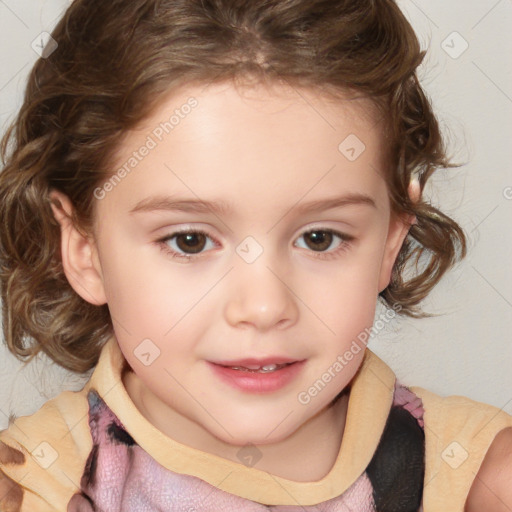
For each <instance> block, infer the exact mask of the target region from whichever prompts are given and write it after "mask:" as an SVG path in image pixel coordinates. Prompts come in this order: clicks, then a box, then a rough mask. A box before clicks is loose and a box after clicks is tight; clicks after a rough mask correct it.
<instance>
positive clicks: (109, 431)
mask: <svg viewBox="0 0 512 512" xmlns="http://www.w3.org/2000/svg"><path fill="white" fill-rule="evenodd" d="M88 400H89V425H90V428H91V436H92V440H93V449H92V451H91V453H90V455H89V457H88V459H87V462H86V466H85V470H84V473H83V475H82V479H81V492H80V493H78V494H75V495H74V496H73V497H72V499H71V500H70V502H69V504H68V509H67V510H68V512H92V511H95V512H178V511H179V512H199V511H201V512H232V511H238V512H263V511H266V510H270V511H272V512H376V510H377V509H376V503H375V499H374V498H375V497H376V495H375V489H374V485H372V482H371V480H370V477H369V474H370V473H367V472H366V471H365V472H364V473H363V474H362V475H361V476H360V477H359V478H358V479H357V480H356V481H355V482H354V484H353V485H352V486H351V487H350V488H349V489H347V491H346V492H344V493H343V494H342V495H341V496H338V497H336V498H333V499H331V500H328V501H325V502H323V503H319V504H317V505H310V506H301V505H300V504H297V505H264V504H261V503H256V502H253V501H250V500H248V499H245V498H241V497H240V496H236V495H233V494H230V493H227V492H225V491H222V490H220V489H218V488H216V487H215V486H213V485H210V484H209V483H207V482H205V481H203V480H201V479H199V478H197V477H194V476H190V475H183V474H180V473H174V472H173V471H170V470H168V469H166V468H164V467H163V466H161V465H160V464H159V463H158V462H156V461H155V460H154V459H153V458H152V457H151V456H150V455H149V454H148V453H147V452H145V451H144V450H143V449H142V448H141V447H140V446H139V445H138V444H137V443H136V442H135V441H134V440H133V438H132V437H131V436H130V434H129V433H128V432H127V431H126V430H125V428H124V426H123V425H122V423H121V422H120V421H119V419H118V418H117V417H116V416H115V415H114V414H113V412H112V411H111V410H110V409H109V408H108V406H107V405H106V404H105V402H104V401H103V400H102V399H101V398H100V397H99V395H98V394H97V393H96V391H94V390H93V391H91V392H89V395H88ZM394 406H395V407H399V408H401V409H403V410H406V411H407V412H408V414H410V415H412V416H413V417H414V418H415V419H416V421H417V422H418V425H419V426H420V427H423V419H422V416H423V408H422V405H421V400H420V399H418V398H417V397H416V395H414V394H413V393H412V392H411V391H409V390H408V389H407V388H404V387H402V386H400V385H399V384H397V385H396V387H395V397H394ZM375 471H377V470H374V471H373V473H375ZM374 478H375V477H374ZM420 499H421V497H420ZM403 510H404V511H405V510H411V512H415V511H417V510H419V508H418V507H417V506H415V507H414V509H403ZM394 512H401V511H399V510H397V509H395V510H394Z"/></svg>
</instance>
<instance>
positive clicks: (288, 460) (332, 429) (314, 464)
mask: <svg viewBox="0 0 512 512" xmlns="http://www.w3.org/2000/svg"><path fill="white" fill-rule="evenodd" d="M123 383H124V385H125V387H126V391H127V393H128V395H129V396H130V398H131V399H132V401H133V403H134V404H135V406H136V407H137V409H138V410H139V412H140V413H141V414H142V415H143V416H144V417H145V418H146V419H147V420H148V421H149V422H150V423H151V424H153V425H154V426H155V427H156V428H158V429H159V430H160V431H161V432H163V433H164V434H165V435H167V436H168V437H170V438H171V439H173V440H174V441H177V442H179V443H181V444H183V445H186V446H190V447H192V448H195V449H198V450H201V451H204V452H207V453H211V454H213V455H217V456H219V457H222V458H224V459H228V460H231V461H233V462H236V463H240V462H241V460H240V457H239V451H240V449H241V447H240V446H238V445H236V446H235V445H230V444H228V443H225V442H224V441H222V440H220V439H218V438H216V437H214V436H213V435H211V434H210V433H209V432H207V431H206V430H205V429H204V428H203V427H202V426H201V425H199V424H197V423H195V422H194V421H192V420H190V419H188V418H185V417H183V416H181V415H179V414H178V413H175V412H174V411H173V410H172V409H171V408H169V407H168V406H165V404H162V403H161V402H160V400H159V399H158V397H156V396H154V395H153V394H152V393H149V392H147V390H146V388H145V386H143V385H142V383H141V381H140V379H139V378H138V377H137V376H136V375H135V373H133V371H129V372H127V373H125V374H124V375H123ZM347 405H348V391H347V392H344V393H343V394H342V395H341V396H340V397H339V398H338V399H337V400H336V401H335V402H334V403H333V404H331V405H330V406H329V407H327V408H325V409H322V410H321V411H319V412H318V413H317V414H316V415H315V416H313V417H312V418H310V419H309V420H308V421H307V422H305V423H304V424H303V425H301V426H300V427H299V428H298V429H297V430H296V431H295V432H294V433H293V434H292V435H290V436H289V437H287V438H286V439H284V440H282V441H279V442H277V443H273V444H265V445H257V449H258V450H259V452H260V455H261V458H260V460H259V461H258V463H257V465H256V466H255V467H256V468H257V469H259V470H261V471H266V472H269V473H271V474H273V475H275V476H279V477H281V478H286V479H288V480H293V481H297V482H314V481H317V480H321V479H322V478H324V477H325V476H326V475H327V474H328V473H329V472H330V470H331V469H332V467H333V466H334V463H335V462H336V458H337V456H338V453H339V449H340V445H341V439H342V437H343V430H344V428H345V418H346V411H347ZM162 410H164V411H165V415H163V416H162V415H159V416H156V415H154V414H153V413H152V412H151V411H162ZM305 461H307V463H305Z"/></svg>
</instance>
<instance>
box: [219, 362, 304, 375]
mask: <svg viewBox="0 0 512 512" xmlns="http://www.w3.org/2000/svg"><path fill="white" fill-rule="evenodd" d="M294 363H295V361H294V362H292V363H282V364H275V363H270V364H265V365H263V366H256V365H253V366H229V365H224V364H221V365H219V366H222V367H224V368H230V369H231V370H239V371H241V372H250V373H272V372H275V371H277V370H281V369H282V368H285V367H286V366H290V365H292V364H294Z"/></svg>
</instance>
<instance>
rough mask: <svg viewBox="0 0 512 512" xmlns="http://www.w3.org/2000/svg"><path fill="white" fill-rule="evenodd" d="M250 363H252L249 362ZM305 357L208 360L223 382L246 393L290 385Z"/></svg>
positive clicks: (276, 389) (267, 391) (215, 373)
mask: <svg viewBox="0 0 512 512" xmlns="http://www.w3.org/2000/svg"><path fill="white" fill-rule="evenodd" d="M251 363H252V364H251ZM305 364H306V359H303V360H300V361H299V360H296V361H294V360H290V359H288V361H285V362H283V361H282V360H281V361H278V362H269V361H268V360H267V361H264V362H263V363H262V362H258V363H254V360H252V361H251V362H247V361H244V364H241V362H240V361H221V362H215V363H213V362H208V365H209V367H210V368H211V370H212V371H213V374H214V375H215V376H217V377H218V378H220V379H221V381H222V382H224V383H225V384H227V385H229V386H231V387H233V388H235V389H237V390H239V391H243V392H246V393H272V392H275V391H278V390H280V389H283V388H285V386H288V385H290V384H291V383H292V382H293V381H294V380H295V379H297V378H298V377H299V375H300V374H301V373H302V371H303V368H304V366H305Z"/></svg>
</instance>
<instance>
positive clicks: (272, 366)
mask: <svg viewBox="0 0 512 512" xmlns="http://www.w3.org/2000/svg"><path fill="white" fill-rule="evenodd" d="M277 366H278V365H277V364H266V365H265V366H261V367H260V366H250V367H244V366H232V367H231V368H232V369H233V370H248V371H263V372H273V371H274V370H276V369H277ZM280 366H284V365H280Z"/></svg>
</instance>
